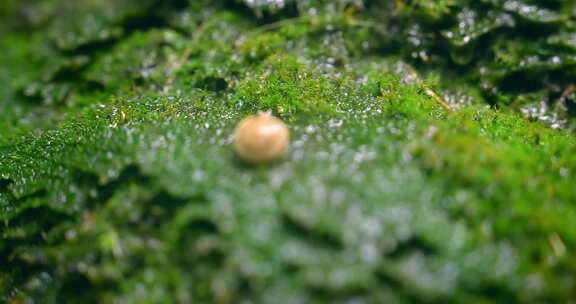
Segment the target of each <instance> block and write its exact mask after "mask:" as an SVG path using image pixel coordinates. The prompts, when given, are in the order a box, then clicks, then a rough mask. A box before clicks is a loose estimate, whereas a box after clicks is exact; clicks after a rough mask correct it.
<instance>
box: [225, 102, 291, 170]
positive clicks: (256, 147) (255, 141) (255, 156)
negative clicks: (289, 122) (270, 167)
mask: <svg viewBox="0 0 576 304" xmlns="http://www.w3.org/2000/svg"><path fill="white" fill-rule="evenodd" d="M289 140H290V132H289V130H288V127H287V126H286V124H284V122H282V120H280V119H278V118H276V117H274V116H273V115H272V113H271V112H270V111H268V112H258V114H256V115H250V116H248V117H246V118H244V119H243V120H242V121H240V123H239V124H238V126H237V127H236V130H235V131H234V150H235V152H236V155H237V156H238V157H239V158H240V159H241V160H243V161H244V162H246V163H249V164H255V165H259V164H268V163H271V162H273V161H275V160H277V159H279V158H280V157H282V155H283V154H284V153H285V152H286V149H287V148H288V142H289Z"/></svg>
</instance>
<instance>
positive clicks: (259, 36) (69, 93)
mask: <svg viewBox="0 0 576 304" xmlns="http://www.w3.org/2000/svg"><path fill="white" fill-rule="evenodd" d="M401 2H402V1H399V3H401ZM485 2H486V3H490V1H485ZM8 3H10V5H7V6H6V7H5V8H4V10H5V12H4V11H0V16H2V15H6V16H18V14H23V15H24V16H27V18H28V19H26V18H25V20H26V21H21V20H18V18H14V20H11V21H10V20H9V21H6V23H5V24H4V26H5V29H3V28H0V32H2V30H3V31H4V32H5V33H6V34H5V35H3V36H2V38H1V39H0V44H2V49H3V50H7V51H6V52H2V53H0V80H1V82H2V83H3V85H2V86H1V88H0V109H1V112H0V221H1V225H2V228H1V230H0V231H1V239H0V300H2V301H8V302H14V303H19V302H28V301H32V302H42V303H59V302H62V301H66V302H79V303H80V302H82V303H86V302H98V303H102V302H104V303H107V302H128V303H163V302H167V301H175V302H182V303H190V302H216V303H237V302H242V301H251V302H256V303H332V302H337V303H351V302H358V303H446V302H454V303H471V302H472V303H489V302H490V303H491V302H502V303H512V302H535V303H558V302H566V303H568V302H569V301H570V299H573V298H574V297H576V294H575V293H574V292H575V291H574V288H573V287H574V285H575V284H576V262H575V260H574V259H573V254H572V252H573V251H574V250H576V205H575V202H576V191H574V190H573V183H574V180H575V178H576V156H575V155H576V144H575V142H574V136H573V131H572V130H571V128H570V127H566V128H565V129H558V128H554V127H555V126H556V125H554V123H556V122H557V121H558V120H554V119H552V120H546V121H547V122H548V123H542V122H541V121H539V120H538V119H530V118H526V116H524V115H521V111H520V110H518V109H515V108H516V106H515V105H514V104H515V103H516V104H520V103H522V102H525V100H526V98H528V97H527V96H535V95H538V94H540V95H541V96H553V95H554V92H553V91H554V90H552V89H551V88H550V87H547V88H545V86H547V85H544V84H543V85H542V88H541V90H540V91H537V92H536V93H534V92H530V93H529V94H524V93H523V92H520V93H518V92H512V93H514V94H512V93H510V92H506V91H505V90H504V89H505V88H504V87H499V88H498V90H502V91H498V92H500V93H502V94H501V95H498V96H502V97H503V99H506V101H510V102H511V104H512V106H508V105H507V104H506V103H499V105H500V106H499V108H495V107H493V106H492V107H491V106H488V105H487V104H486V101H489V103H493V102H494V100H492V99H491V100H487V99H488V97H487V96H488V95H489V94H488V95H487V94H486V91H483V90H484V89H485V87H482V86H478V87H477V86H474V85H473V84H472V83H471V82H460V81H458V82H454V83H450V82H447V81H445V78H444V77H445V75H440V74H441V73H442V72H443V71H442V70H439V71H437V72H434V73H431V74H426V73H424V72H422V73H421V74H422V75H427V76H421V75H420V76H419V75H418V73H420V72H419V71H417V70H415V69H413V68H412V67H411V66H410V65H409V64H408V63H406V61H405V59H406V58H404V57H403V54H409V53H411V52H412V51H413V50H409V52H407V53H402V52H400V53H397V54H392V53H391V52H390V50H389V49H388V48H386V47H383V46H382V45H380V44H379V43H377V42H375V41H373V37H374V35H375V33H378V32H379V31H381V29H380V28H379V25H378V24H375V23H374V20H376V19H367V20H363V19H362V16H364V15H356V14H361V13H358V12H356V11H357V10H358V9H359V8H360V5H359V3H361V1H357V2H354V1H337V2H334V3H332V4H322V3H317V4H310V5H311V6H310V7H301V6H306V5H307V4H302V3H305V2H302V3H300V2H290V1H288V2H287V4H286V5H287V6H286V7H284V8H280V7H274V6H273V5H272V6H270V3H271V2H270V3H268V1H261V2H258V1H256V2H250V1H248V3H252V4H253V5H254V6H253V7H251V6H249V5H245V4H243V3H241V2H234V1H194V2H190V3H186V1H160V2H158V1H144V2H138V4H137V5H135V4H134V3H135V2H133V1H128V0H124V1H91V0H85V1H79V2H77V4H70V3H69V2H66V1H45V2H39V3H36V4H34V3H26V2H24V4H16V3H17V1H8ZM258 3H260V4H261V5H258ZM294 3H296V4H294ZM366 3H367V4H366V5H365V6H368V7H371V8H375V7H378V6H377V4H375V3H377V1H375V2H370V1H366ZM410 3H412V4H411V5H407V6H402V7H403V9H404V10H402V11H401V14H400V15H402V14H405V15H407V16H412V17H413V16H420V17H419V18H424V19H422V20H424V21H423V22H430V20H437V19H438V18H440V17H439V16H442V15H443V14H447V12H448V11H450V8H451V7H453V6H455V4H454V3H452V1H441V2H438V3H436V5H434V6H431V5H430V3H431V2H428V1H413V2H410ZM558 3H563V2H561V1H558ZM566 3H568V2H566ZM293 4H294V5H293ZM485 5H486V6H490V5H492V4H485ZM494 5H495V4H494ZM385 6H386V5H384V4H382V6H381V7H380V8H381V9H382V8H384V7H385ZM566 7H570V6H569V5H568V4H567V6H566ZM566 7H564V6H562V9H564V10H568V8H566ZM312 9H315V11H314V12H313V13H312V11H311V10H312ZM472 9H476V7H472ZM513 9H514V8H511V7H510V8H508V13H510V12H509V11H511V10H513ZM548 9H549V10H553V9H555V8H554V7H550V8H548ZM558 10H559V9H558ZM60 11H62V13H61V14H63V15H64V16H66V17H65V18H64V17H62V16H60V15H59V13H58V12H60ZM69 11H74V12H76V14H73V15H66V14H65V13H66V12H69ZM302 11H306V12H308V13H309V14H302V13H299V12H302ZM423 11H425V12H426V13H427V14H428V15H426V16H421V15H422V14H421V13H422V12H423ZM559 11H560V10H559ZM542 12H543V13H546V12H548V11H547V10H542ZM411 14H414V15H411ZM510 14H512V13H510ZM368 16H372V14H371V13H370V14H368ZM521 17H522V18H529V17H531V16H524V17H523V16H521ZM532 17H533V18H537V17H540V19H537V21H538V22H544V21H543V19H542V18H544V19H545V20H549V22H552V23H554V22H557V20H556V19H554V18H553V17H554V16H553V15H550V14H544V15H539V16H532ZM406 20H410V19H406ZM414 20H421V19H414ZM514 20H516V19H514ZM22 23H23V24H22ZM415 24H417V23H416V22H415ZM570 26H571V25H570ZM63 29H66V30H63ZM490 29H491V27H490ZM490 29H484V30H482V31H485V32H488V31H490ZM473 30H475V31H477V30H478V28H476V27H473ZM482 31H480V32H482ZM482 33H483V32H482ZM478 36H482V34H481V33H478ZM396 40H401V39H396ZM402 45H403V47H405V48H409V46H408V45H407V44H402ZM403 47H400V48H403ZM428 50H435V48H434V47H430V48H429V49H428ZM441 53H442V52H440V54H436V55H434V56H437V57H438V58H443V57H441V56H440V55H441ZM434 56H432V57H434ZM448 57H449V56H448ZM442 60H444V59H438V61H437V62H436V63H435V64H439V62H441V61H442ZM478 60H479V61H482V60H484V59H478ZM568 64H569V63H568ZM415 65H416V66H419V65H421V63H420V64H415ZM448 66H450V65H448ZM468 68H470V69H472V70H473V68H471V67H470V66H468ZM421 70H422V71H424V70H426V69H421ZM448 70H450V69H448ZM456 70H458V69H456ZM539 71H540V72H541V73H540V74H537V75H541V74H542V73H546V72H544V71H543V70H539ZM562 73H571V72H565V71H564V70H561V72H560V74H562ZM471 74H473V73H471ZM552 74H554V75H555V77H559V76H558V74H557V73H555V72H553V73H552ZM474 77H475V76H471V78H472V79H474ZM490 79H492V78H490ZM561 79H562V81H561V82H563V81H564V78H561ZM490 81H493V83H492V85H494V86H497V83H499V82H498V81H497V80H493V79H492V80H490ZM429 87H430V88H432V89H434V90H435V91H436V92H438V94H441V95H442V92H443V88H446V91H450V92H462V91H463V92H464V93H454V94H448V95H446V94H445V95H442V97H444V98H445V99H446V100H448V101H449V102H450V104H451V107H452V108H453V109H454V110H452V111H451V110H448V109H446V108H444V107H442V106H441V105H440V104H439V103H438V101H437V100H436V99H435V98H433V97H432V96H430V94H429V91H428V90H427V88H429ZM488 90H492V89H488ZM492 92H494V91H493V90H492ZM570 98H572V97H571V95H567V96H566V99H567V100H569V99H570ZM512 99H514V102H512V101H511V100H512ZM459 101H460V102H459ZM499 102H501V101H499ZM518 107H519V106H518ZM268 109H270V110H272V111H273V112H274V114H276V115H277V116H279V117H281V118H282V119H283V120H285V121H286V122H287V123H288V125H289V126H290V129H291V132H292V138H293V139H292V142H291V146H290V150H289V152H288V154H287V155H286V157H284V158H283V159H282V160H281V161H279V162H278V163H276V164H274V165H272V166H264V167H249V166H246V165H243V164H241V163H240V162H239V161H238V160H237V159H236V158H235V157H234V155H233V153H232V150H231V148H230V141H231V137H230V135H231V132H232V130H233V128H234V126H235V124H236V123H237V122H238V121H239V120H240V119H242V118H243V117H245V116H246V115H249V114H253V113H255V112H256V111H258V110H268ZM544 114H546V115H548V116H553V117H558V115H568V114H569V113H568V112H561V113H559V112H553V111H550V112H545V113H544ZM555 115H556V116H555ZM562 119H568V120H569V119H570V118H569V117H568V118H566V117H562ZM551 125H552V126H551ZM563 125H564V126H569V125H570V123H569V122H568V123H564V124H563Z"/></svg>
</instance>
